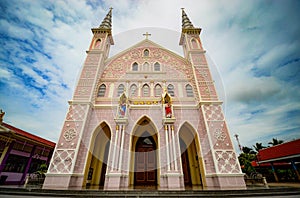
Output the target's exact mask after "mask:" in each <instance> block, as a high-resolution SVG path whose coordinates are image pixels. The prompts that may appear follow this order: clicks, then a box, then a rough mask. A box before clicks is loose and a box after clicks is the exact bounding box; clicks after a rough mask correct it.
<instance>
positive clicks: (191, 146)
mask: <svg viewBox="0 0 300 198" xmlns="http://www.w3.org/2000/svg"><path fill="white" fill-rule="evenodd" d="M179 141H180V151H181V162H182V171H183V174H184V184H185V187H186V188H193V189H199V188H201V189H202V188H203V186H204V185H203V182H205V181H204V178H203V177H202V175H204V172H203V162H202V157H201V153H200V146H199V141H198V137H197V134H196V132H195V131H194V130H193V128H192V126H190V125H189V124H188V123H185V124H184V125H182V127H181V128H180V130H179Z"/></svg>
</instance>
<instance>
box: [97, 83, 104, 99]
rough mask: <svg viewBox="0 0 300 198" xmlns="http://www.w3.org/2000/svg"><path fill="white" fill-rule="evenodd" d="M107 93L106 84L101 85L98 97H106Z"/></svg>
mask: <svg viewBox="0 0 300 198" xmlns="http://www.w3.org/2000/svg"><path fill="white" fill-rule="evenodd" d="M105 91H106V86H105V84H102V85H100V87H99V90H98V97H104V96H105Z"/></svg>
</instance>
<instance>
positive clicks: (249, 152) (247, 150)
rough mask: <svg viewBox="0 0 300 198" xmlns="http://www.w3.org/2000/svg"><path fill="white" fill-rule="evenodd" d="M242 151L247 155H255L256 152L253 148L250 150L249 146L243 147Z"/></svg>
mask: <svg viewBox="0 0 300 198" xmlns="http://www.w3.org/2000/svg"><path fill="white" fill-rule="evenodd" d="M242 151H243V153H247V154H255V151H253V149H252V148H249V147H247V146H243V148H242Z"/></svg>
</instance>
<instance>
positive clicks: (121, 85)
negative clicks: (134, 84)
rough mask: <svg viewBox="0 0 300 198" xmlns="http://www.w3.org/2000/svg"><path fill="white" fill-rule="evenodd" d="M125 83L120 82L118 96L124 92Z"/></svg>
mask: <svg viewBox="0 0 300 198" xmlns="http://www.w3.org/2000/svg"><path fill="white" fill-rule="evenodd" d="M124 88H125V87H124V85H123V84H120V85H119V87H118V96H120V95H121V94H122V93H123V92H124Z"/></svg>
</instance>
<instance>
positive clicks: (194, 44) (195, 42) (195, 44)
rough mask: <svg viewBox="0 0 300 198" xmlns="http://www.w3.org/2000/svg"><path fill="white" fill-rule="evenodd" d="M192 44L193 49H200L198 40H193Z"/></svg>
mask: <svg viewBox="0 0 300 198" xmlns="http://www.w3.org/2000/svg"><path fill="white" fill-rule="evenodd" d="M191 43H192V48H193V49H198V48H199V47H198V42H197V41H196V39H192V41H191Z"/></svg>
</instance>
